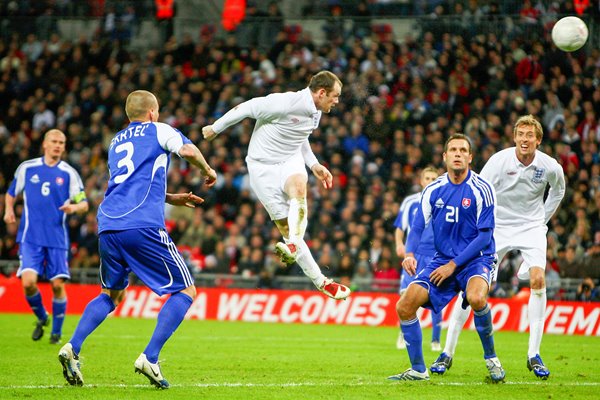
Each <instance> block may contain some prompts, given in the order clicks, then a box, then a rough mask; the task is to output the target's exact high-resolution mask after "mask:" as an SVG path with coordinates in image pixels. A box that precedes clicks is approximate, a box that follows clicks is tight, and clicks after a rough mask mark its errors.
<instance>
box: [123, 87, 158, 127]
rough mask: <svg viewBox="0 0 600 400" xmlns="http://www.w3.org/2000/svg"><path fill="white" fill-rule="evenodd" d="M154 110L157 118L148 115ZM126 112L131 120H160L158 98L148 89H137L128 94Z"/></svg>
mask: <svg viewBox="0 0 600 400" xmlns="http://www.w3.org/2000/svg"><path fill="white" fill-rule="evenodd" d="M149 112H152V113H154V114H155V115H156V119H153V118H151V117H149V116H148V113H149ZM125 113H126V114H127V118H129V120H130V121H142V122H145V121H156V120H158V100H156V97H155V96H154V95H153V94H152V93H150V92H148V91H147V90H136V91H134V92H131V93H130V94H129V96H127V101H126V102H125Z"/></svg>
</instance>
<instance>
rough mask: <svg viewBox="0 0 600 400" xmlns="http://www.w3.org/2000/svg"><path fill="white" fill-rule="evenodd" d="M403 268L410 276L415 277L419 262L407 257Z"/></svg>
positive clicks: (403, 262) (410, 256)
mask: <svg viewBox="0 0 600 400" xmlns="http://www.w3.org/2000/svg"><path fill="white" fill-rule="evenodd" d="M408 254H412V253H408ZM402 268H404V270H405V271H406V272H407V273H408V275H410V276H415V274H416V273H417V260H416V259H415V258H414V257H413V256H412V255H409V256H407V257H405V258H404V260H402Z"/></svg>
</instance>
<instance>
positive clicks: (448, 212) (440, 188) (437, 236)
mask: <svg viewBox="0 0 600 400" xmlns="http://www.w3.org/2000/svg"><path fill="white" fill-rule="evenodd" d="M495 197H496V195H495V192H494V188H493V187H492V185H491V184H490V183H489V182H488V181H486V180H485V179H483V178H482V177H480V176H479V175H477V174H476V173H474V172H473V171H469V174H468V176H467V178H466V179H465V180H464V181H463V182H462V183H460V184H458V185H455V184H453V183H452V182H451V181H450V179H448V174H447V173H446V174H444V175H442V176H441V177H439V178H438V179H436V180H435V181H433V182H432V183H430V184H429V185H428V186H427V187H426V188H425V189H424V190H423V193H422V196H421V207H419V208H418V210H417V213H416V215H415V218H414V220H413V229H415V227H416V226H417V225H418V226H420V227H421V228H420V229H422V227H424V226H425V225H426V224H427V223H430V224H431V225H432V227H433V237H434V242H435V248H436V251H437V255H436V257H442V258H443V259H447V260H451V259H453V258H455V257H456V256H457V255H458V254H460V253H461V252H462V251H463V250H464V249H465V248H466V247H467V246H468V245H469V243H471V242H472V241H473V240H474V239H475V237H477V235H478V234H479V230H480V229H487V228H489V229H493V228H494V226H495V203H496V199H495ZM495 251H496V246H495V242H494V239H493V238H492V239H491V240H490V242H489V243H488V244H487V246H485V247H484V248H483V249H482V250H481V253H480V254H479V255H480V256H493V255H494V253H495Z"/></svg>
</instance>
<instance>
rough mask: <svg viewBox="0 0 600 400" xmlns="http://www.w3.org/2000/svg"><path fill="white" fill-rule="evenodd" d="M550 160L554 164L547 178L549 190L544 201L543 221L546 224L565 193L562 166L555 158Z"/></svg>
mask: <svg viewBox="0 0 600 400" xmlns="http://www.w3.org/2000/svg"><path fill="white" fill-rule="evenodd" d="M552 161H553V162H554V164H555V166H554V168H553V169H552V174H551V175H550V177H549V179H548V183H549V184H550V190H549V191H548V197H547V198H546V201H545V202H544V214H545V219H544V222H545V223H546V224H547V223H548V221H550V218H552V216H553V215H554V213H555V212H556V210H557V209H558V206H559V205H560V202H561V201H562V199H563V197H564V195H565V174H564V172H563V170H562V167H561V166H560V165H559V164H558V163H557V162H556V160H552Z"/></svg>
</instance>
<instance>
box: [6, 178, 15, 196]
mask: <svg viewBox="0 0 600 400" xmlns="http://www.w3.org/2000/svg"><path fill="white" fill-rule="evenodd" d="M16 187H17V178H15V179H13V180H12V182H11V183H10V186H9V187H8V190H7V192H6V193H8V194H10V195H11V196H12V197H17V196H16V192H15V188H16Z"/></svg>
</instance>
